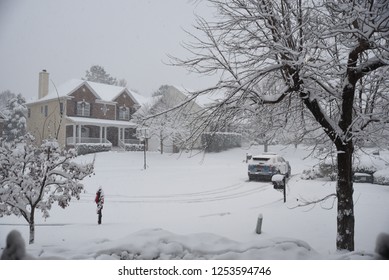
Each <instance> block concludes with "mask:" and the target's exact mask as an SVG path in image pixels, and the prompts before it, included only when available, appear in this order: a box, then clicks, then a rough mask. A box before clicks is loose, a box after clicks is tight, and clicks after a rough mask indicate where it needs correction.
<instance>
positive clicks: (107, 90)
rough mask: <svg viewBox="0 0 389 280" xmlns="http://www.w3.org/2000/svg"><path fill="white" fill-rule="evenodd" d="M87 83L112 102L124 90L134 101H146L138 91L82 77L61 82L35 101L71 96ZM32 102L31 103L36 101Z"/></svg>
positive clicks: (138, 102) (94, 91)
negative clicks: (82, 78) (81, 78)
mask: <svg viewBox="0 0 389 280" xmlns="http://www.w3.org/2000/svg"><path fill="white" fill-rule="evenodd" d="M83 85H86V86H87V87H89V89H90V90H91V91H92V92H93V93H94V94H95V95H96V97H97V98H98V99H100V100H102V101H107V102H112V101H113V100H114V99H115V98H117V97H118V96H119V95H120V94H122V93H123V92H127V94H128V95H129V96H130V97H131V98H132V99H133V101H134V102H135V103H136V104H138V105H142V104H144V103H145V102H146V101H145V99H146V98H144V97H143V96H141V95H140V94H138V93H135V92H133V91H131V90H129V89H127V88H126V87H120V86H114V85H107V84H101V83H95V82H90V81H85V80H80V79H71V80H69V81H67V82H65V83H63V84H61V85H60V86H58V87H54V88H53V89H52V90H51V91H50V92H49V94H48V95H46V96H45V97H43V98H41V99H38V100H36V101H35V102H42V101H47V100H52V99H56V98H58V97H59V98H63V97H67V96H70V95H71V94H72V93H73V92H74V91H76V90H77V89H79V88H80V87H81V86H83ZM35 102H30V103H35Z"/></svg>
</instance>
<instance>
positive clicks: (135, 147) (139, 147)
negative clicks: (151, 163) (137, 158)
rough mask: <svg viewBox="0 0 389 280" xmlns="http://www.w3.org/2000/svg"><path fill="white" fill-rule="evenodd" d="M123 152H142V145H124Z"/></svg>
mask: <svg viewBox="0 0 389 280" xmlns="http://www.w3.org/2000/svg"><path fill="white" fill-rule="evenodd" d="M125 150H126V151H129V152H139V151H143V150H144V145H143V144H126V145H125Z"/></svg>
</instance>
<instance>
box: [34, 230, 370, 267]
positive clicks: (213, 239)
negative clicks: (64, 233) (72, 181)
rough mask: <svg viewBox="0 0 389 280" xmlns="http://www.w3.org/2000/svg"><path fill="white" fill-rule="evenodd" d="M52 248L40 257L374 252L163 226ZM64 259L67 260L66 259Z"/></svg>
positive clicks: (278, 256)
mask: <svg viewBox="0 0 389 280" xmlns="http://www.w3.org/2000/svg"><path fill="white" fill-rule="evenodd" d="M53 249H54V248H51V250H50V252H45V251H44V250H42V251H40V254H39V258H40V259H59V258H61V256H64V255H65V256H66V257H65V258H66V259H77V260H80V259H98V260H289V259H293V260H309V259H316V260H318V259H372V258H373V256H372V255H366V254H363V253H361V252H351V253H350V252H347V253H345V254H337V255H332V256H324V255H321V254H319V253H317V252H316V251H315V250H313V249H312V248H311V247H310V246H309V245H308V244H307V243H306V242H304V241H300V240H296V239H286V238H273V239H266V238H262V237H261V236H258V239H257V240H255V241H250V242H245V243H240V242H236V241H233V240H230V239H227V238H224V237H221V236H217V235H214V234H211V233H197V234H190V235H177V234H174V233H171V232H168V231H166V230H163V229H147V230H141V231H138V232H135V233H133V234H130V235H128V236H126V237H125V238H122V239H119V240H114V241H110V240H107V239H100V240H94V242H93V244H92V242H91V243H89V244H88V245H86V246H84V247H83V248H82V247H81V248H80V247H79V246H78V247H77V250H75V251H71V250H72V249H71V248H66V249H65V248H55V249H54V250H53ZM65 258H64V259H65Z"/></svg>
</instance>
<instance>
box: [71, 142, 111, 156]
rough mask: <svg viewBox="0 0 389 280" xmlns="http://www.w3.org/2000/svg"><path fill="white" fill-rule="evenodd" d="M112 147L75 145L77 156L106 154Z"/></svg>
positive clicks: (105, 145)
mask: <svg viewBox="0 0 389 280" xmlns="http://www.w3.org/2000/svg"><path fill="white" fill-rule="evenodd" d="M111 147H112V145H107V144H78V145H77V154H78V155H86V154H94V153H99V152H107V151H110V150H111Z"/></svg>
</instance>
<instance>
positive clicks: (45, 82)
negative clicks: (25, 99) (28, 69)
mask: <svg viewBox="0 0 389 280" xmlns="http://www.w3.org/2000/svg"><path fill="white" fill-rule="evenodd" d="M48 94H49V73H48V72H47V71H46V70H44V69H43V70H42V72H40V73H39V88H38V97H39V99H41V98H43V97H45V96H46V95H48Z"/></svg>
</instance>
